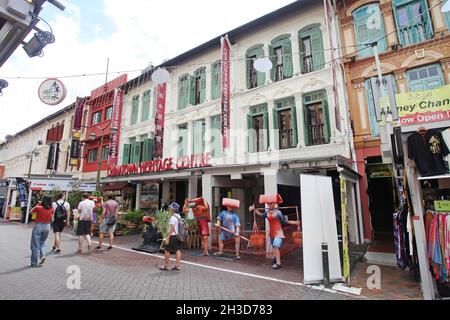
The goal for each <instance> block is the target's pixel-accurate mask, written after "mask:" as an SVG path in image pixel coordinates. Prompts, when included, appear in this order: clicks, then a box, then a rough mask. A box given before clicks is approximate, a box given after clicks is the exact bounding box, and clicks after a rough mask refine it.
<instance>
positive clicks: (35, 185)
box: [30, 180, 96, 192]
mask: <svg viewBox="0 0 450 320" xmlns="http://www.w3.org/2000/svg"><path fill="white" fill-rule="evenodd" d="M74 184H75V183H74V182H73V181H71V180H32V181H31V185H30V187H31V189H32V190H42V191H51V190H60V191H72V189H73V185H74ZM77 187H78V188H77V189H78V190H80V191H85V192H93V191H95V188H96V185H95V184H86V183H81V184H77Z"/></svg>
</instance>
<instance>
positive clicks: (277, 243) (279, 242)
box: [270, 238, 284, 249]
mask: <svg viewBox="0 0 450 320" xmlns="http://www.w3.org/2000/svg"><path fill="white" fill-rule="evenodd" d="M283 240H284V239H283V238H270V244H271V245H272V247H274V248H278V249H281V247H282V246H283Z"/></svg>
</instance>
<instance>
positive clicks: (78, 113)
mask: <svg viewBox="0 0 450 320" xmlns="http://www.w3.org/2000/svg"><path fill="white" fill-rule="evenodd" d="M83 108H84V99H83V98H77V101H76V102H75V116H74V119H73V128H72V129H73V130H75V131H81V123H82V120H83Z"/></svg>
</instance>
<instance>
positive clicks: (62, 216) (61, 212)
mask: <svg viewBox="0 0 450 320" xmlns="http://www.w3.org/2000/svg"><path fill="white" fill-rule="evenodd" d="M64 204H65V202H64V203H63V204H59V202H58V201H56V210H55V220H59V221H63V220H66V219H67V209H66V207H65V206H64Z"/></svg>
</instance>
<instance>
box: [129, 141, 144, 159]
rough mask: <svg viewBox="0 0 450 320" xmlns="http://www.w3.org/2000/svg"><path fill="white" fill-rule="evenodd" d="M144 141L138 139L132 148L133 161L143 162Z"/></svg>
mask: <svg viewBox="0 0 450 320" xmlns="http://www.w3.org/2000/svg"><path fill="white" fill-rule="evenodd" d="M141 152H142V142H141V141H136V142H134V143H133V144H132V148H131V163H139V162H141Z"/></svg>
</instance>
